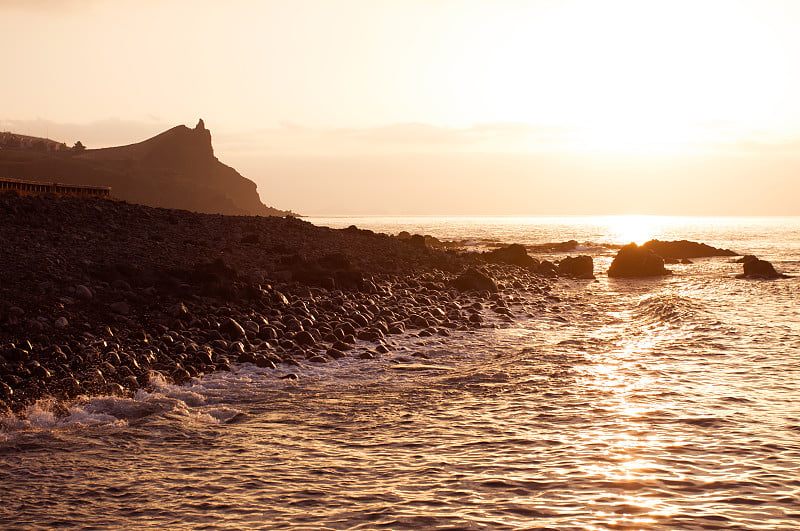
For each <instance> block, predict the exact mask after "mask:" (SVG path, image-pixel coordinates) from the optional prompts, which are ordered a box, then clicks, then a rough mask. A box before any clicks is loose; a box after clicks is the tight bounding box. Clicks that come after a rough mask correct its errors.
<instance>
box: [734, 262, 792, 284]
mask: <svg viewBox="0 0 800 531" xmlns="http://www.w3.org/2000/svg"><path fill="white" fill-rule="evenodd" d="M742 266H743V269H744V273H743V274H741V275H738V276H737V278H749V279H760V280H773V279H776V278H787V277H786V275H783V274H781V273H778V272H777V271H775V267H773V265H772V264H771V263H770V262H768V261H766V260H760V259H758V258H756V259H755V260H749V261H747V262H744V264H742Z"/></svg>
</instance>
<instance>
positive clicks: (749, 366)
mask: <svg viewBox="0 0 800 531" xmlns="http://www.w3.org/2000/svg"><path fill="white" fill-rule="evenodd" d="M345 221H346V220H345ZM767 221H768V220H743V221H737V222H736V223H734V222H732V221H728V222H727V224H722V223H718V224H717V226H716V228H715V227H714V226H713V225H711V226H708V227H705V228H702V229H698V230H697V231H696V233H697V232H698V231H699V232H702V231H705V235H706V236H709V237H706V238H696V237H692V236H689V235H686V236H683V237H687V238H690V239H697V240H699V241H706V242H708V243H712V244H719V243H720V242H728V243H727V246H729V247H732V248H735V249H736V250H738V251H740V252H757V253H758V254H760V255H762V256H764V257H765V258H770V259H772V260H773V261H774V263H775V264H776V266H777V267H778V268H779V269H781V270H783V271H784V272H786V273H789V274H793V275H798V276H795V277H793V278H789V279H784V280H779V281H744V280H736V279H735V278H734V275H735V274H736V273H737V272H739V271H740V270H741V266H740V265H738V264H733V263H730V261H729V259H700V260H697V261H696V263H695V264H692V265H680V266H673V268H674V269H675V272H676V274H675V275H674V276H673V277H670V278H666V279H646V280H635V281H634V280H628V281H620V280H610V279H608V278H607V277H605V276H604V275H599V276H598V280H597V281H596V282H589V281H564V280H561V281H558V282H557V283H556V286H555V287H554V288H553V292H552V294H553V295H554V297H555V298H557V300H555V301H554V304H550V305H548V306H546V307H545V306H542V305H539V304H537V299H536V298H535V297H534V296H533V295H531V294H529V298H527V299H523V302H522V303H521V304H518V305H516V306H514V307H513V308H512V309H513V310H514V313H515V316H516V320H515V322H514V324H512V325H510V326H509V325H504V326H503V327H501V328H497V329H485V330H482V331H480V332H472V333H462V334H461V335H454V336H452V337H449V338H430V337H427V338H417V337H412V336H405V337H402V338H399V339H396V340H395V346H396V350H395V351H394V353H393V354H391V355H387V356H385V357H384V358H382V359H378V360H367V361H362V360H354V359H342V360H339V361H337V362H333V363H330V364H327V365H322V366H316V367H313V366H310V367H307V368H304V369H303V370H302V371H300V372H299V375H300V378H299V379H298V380H296V381H291V380H281V379H279V378H278V377H279V376H281V375H282V374H284V373H286V372H289V371H290V368H289V367H280V368H279V369H277V370H275V371H266V370H262V369H256V368H254V367H253V366H250V365H245V366H242V367H239V368H238V369H237V370H236V371H235V372H233V373H220V374H216V375H213V376H210V377H206V378H204V379H202V380H199V381H194V382H193V383H192V384H190V385H188V386H185V387H175V386H170V385H166V384H163V383H158V382H156V383H157V385H156V388H155V389H154V390H153V391H152V392H150V393H145V392H140V393H139V394H138V395H137V397H136V398H135V399H130V400H121V399H111V398H106V399H102V398H101V399H94V400H91V401H88V402H84V403H81V404H78V405H76V406H75V407H74V408H73V409H72V410H71V415H70V416H69V417H67V418H66V419H58V420H56V419H55V418H53V417H52V415H50V414H49V413H47V409H46V406H44V405H43V406H41V407H40V408H39V409H38V410H36V411H32V412H31V415H30V416H29V417H28V419H27V420H25V421H17V420H8V421H7V422H6V427H5V428H4V429H3V430H2V431H0V499H2V500H3V503H2V504H0V528H32V529H50V528H56V527H82V528H87V529H88V528H94V529H107V528H126V529H128V528H129V529H260V528H263V529H559V530H560V529H798V527H799V526H798V523H797V522H800V306H798V303H797V301H798V295H799V294H800V263H798V262H797V257H798V256H800V254H797V253H794V254H792V253H793V252H794V251H797V250H798V249H800V246H799V244H800V230H798V229H800V223H798V221H797V220H780V221H778V220H773V226H770V225H769V224H768V223H767ZM743 223H744V224H746V223H750V225H749V226H747V227H745V225H743ZM347 224H350V223H347ZM345 226H346V225H345ZM360 226H364V224H363V223H361V224H360ZM395 227H401V225H399V224H396V225H395ZM743 227H744V228H743ZM748 227H749V228H748ZM403 228H405V227H403ZM375 229H376V230H379V229H380V227H377V226H376V227H375ZM529 229H530V227H525V230H524V231H520V233H519V234H518V236H519V238H514V237H513V235H512V237H504V239H506V240H507V241H522V237H523V236H524V235H528V236H529V237H530V234H531V231H530V230H529ZM399 230H403V229H402V228H400V229H399ZM509 230H510V229H509ZM559 230H560V231H561V232H559V234H558V235H557V236H559V237H558V238H552V237H551V236H552V235H551V234H550V233H547V234H545V235H542V236H541V237H540V238H539V239H538V240H533V241H530V242H529V243H538V242H545V241H562V240H564V239H569V238H571V237H572V238H575V239H577V240H579V241H582V242H584V241H585V242H597V243H602V242H614V241H616V238H615V237H614V236H613V235H612V234H611V232H612V231H611V230H610V229H609V230H608V231H607V233H606V234H597V235H588V234H586V233H580V230H581V228H580V227H579V226H577V225H575V226H573V231H572V232H569V231H567V230H566V229H559ZM598 230H599V229H598ZM737 230H738V232H737ZM759 231H763V234H766V235H769V238H766V237H764V238H757V237H756V236H757V235H758V234H759V233H760V232H759ZM389 232H397V231H389ZM737 234H743V236H740V237H737V236H736V235H737ZM696 235H698V234H696ZM699 235H700V236H703V234H699ZM441 236H443V237H447V235H446V234H442V235H441ZM462 236H464V234H454V235H453V237H459V238H460V237H462ZM623 241H624V240H623ZM591 252H593V253H594V255H595V263H596V270H597V271H598V272H599V271H602V270H604V269H605V268H607V265H608V262H609V261H610V258H611V255H612V254H613V253H612V252H611V251H608V250H603V249H596V250H594V251H591ZM291 370H292V371H293V372H297V369H296V368H291Z"/></svg>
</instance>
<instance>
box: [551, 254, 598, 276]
mask: <svg viewBox="0 0 800 531" xmlns="http://www.w3.org/2000/svg"><path fill="white" fill-rule="evenodd" d="M556 272H557V274H558V276H560V277H569V278H585V279H590V278H594V261H593V260H592V257H591V256H586V255H581V256H576V257H572V256H568V257H566V258H564V259H563V260H561V261H560V262H559V263H558V269H557V271H556Z"/></svg>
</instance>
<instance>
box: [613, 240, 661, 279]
mask: <svg viewBox="0 0 800 531" xmlns="http://www.w3.org/2000/svg"><path fill="white" fill-rule="evenodd" d="M671 274H672V272H671V271H669V270H668V269H666V268H665V267H664V259H663V258H661V257H660V256H658V255H657V254H655V253H654V252H653V251H651V250H649V249H643V248H641V247H639V246H638V245H636V244H635V243H629V244H628V245H626V246H624V247H623V248H622V249H620V250H619V252H618V253H617V256H616V257H615V258H614V261H613V262H611V267H610V268H609V269H608V276H609V277H623V278H635V277H652V276H664V275H671Z"/></svg>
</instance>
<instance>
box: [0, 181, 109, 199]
mask: <svg viewBox="0 0 800 531" xmlns="http://www.w3.org/2000/svg"><path fill="white" fill-rule="evenodd" d="M4 190H16V191H18V192H27V193H34V194H48V193H50V194H63V195H78V196H99V197H110V196H111V187H110V186H83V185H80V184H61V183H44V182H38V181H23V180H21V179H8V178H4V177H0V192H3V191H4Z"/></svg>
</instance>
